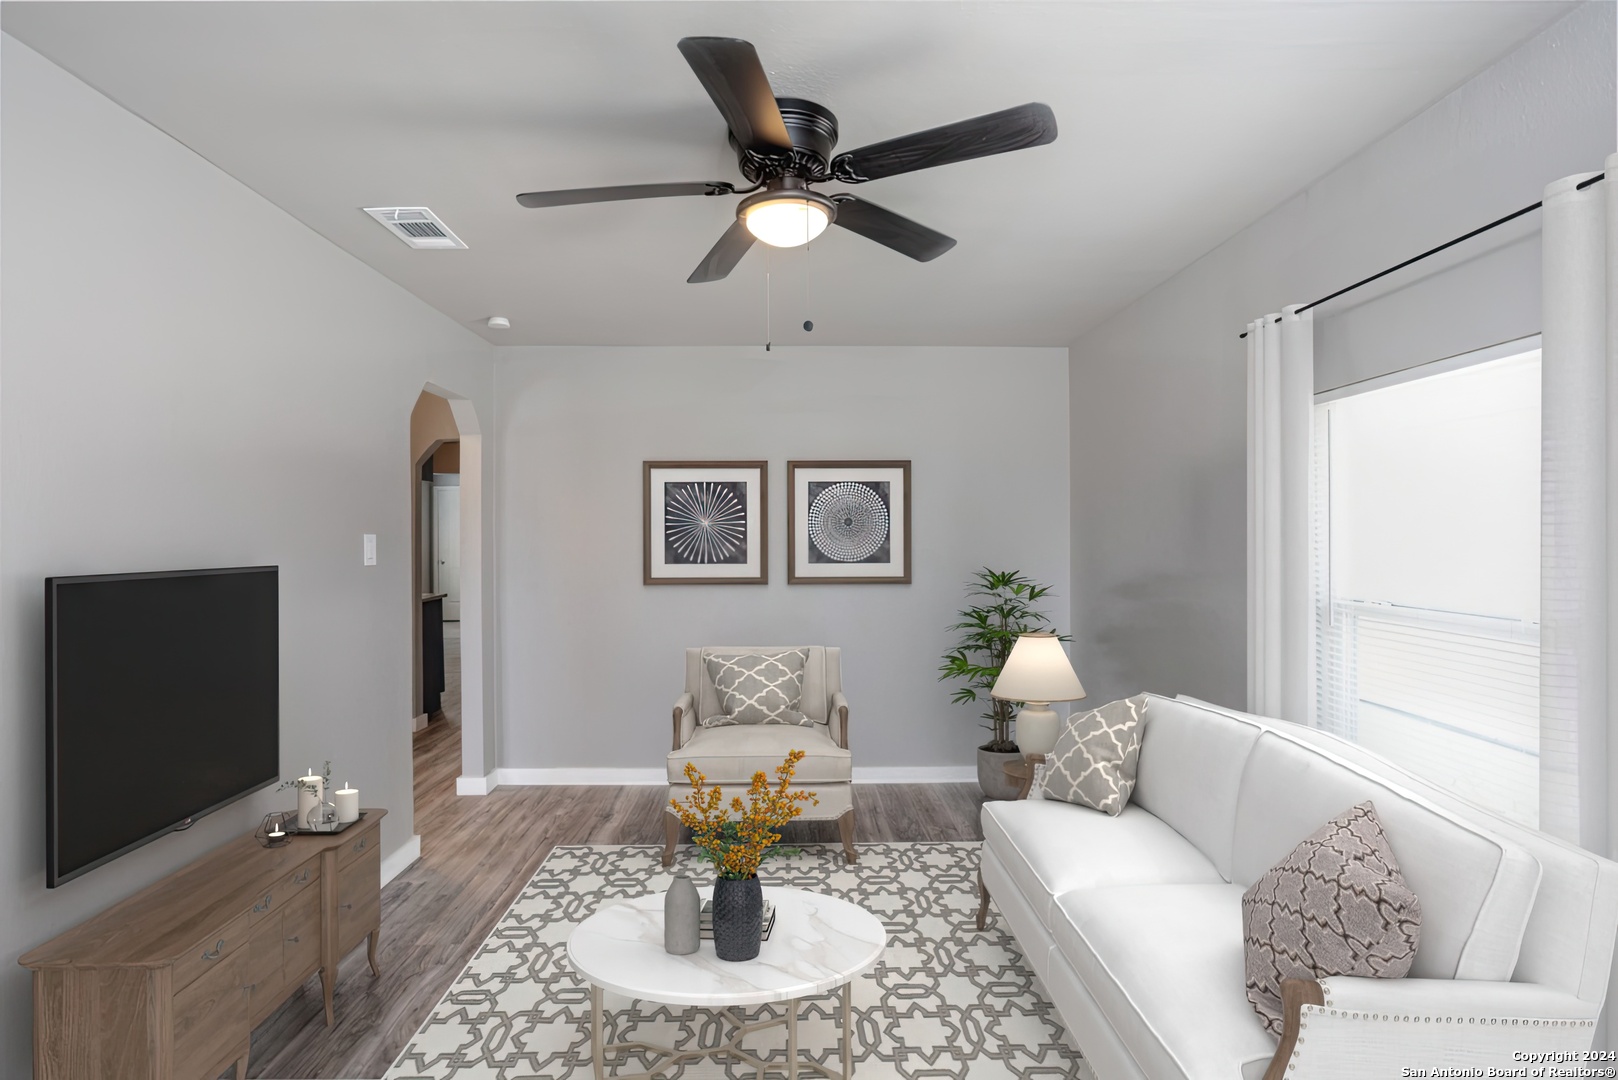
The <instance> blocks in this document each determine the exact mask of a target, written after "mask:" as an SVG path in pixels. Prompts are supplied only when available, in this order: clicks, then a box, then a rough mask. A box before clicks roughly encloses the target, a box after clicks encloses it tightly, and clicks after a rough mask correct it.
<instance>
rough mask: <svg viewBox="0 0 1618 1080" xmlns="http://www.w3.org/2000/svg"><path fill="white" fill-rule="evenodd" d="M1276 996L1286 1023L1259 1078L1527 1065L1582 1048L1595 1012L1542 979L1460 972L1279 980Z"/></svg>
mask: <svg viewBox="0 0 1618 1080" xmlns="http://www.w3.org/2000/svg"><path fill="white" fill-rule="evenodd" d="M1282 1004H1283V1010H1284V1013H1285V1017H1284V1019H1285V1024H1286V1030H1285V1032H1284V1033H1283V1034H1282V1037H1281V1044H1280V1047H1279V1048H1278V1049H1277V1050H1276V1054H1275V1058H1274V1060H1272V1061H1271V1062H1270V1067H1269V1070H1268V1071H1267V1072H1265V1074H1264V1080H1280V1078H1281V1077H1285V1078H1286V1080H1380V1078H1382V1077H1398V1076H1412V1075H1416V1073H1414V1072H1413V1071H1411V1070H1415V1069H1430V1068H1433V1067H1435V1066H1442V1067H1446V1068H1458V1067H1465V1066H1471V1067H1474V1068H1478V1069H1487V1068H1488V1067H1490V1066H1493V1067H1494V1068H1496V1069H1507V1070H1509V1069H1515V1068H1522V1067H1524V1066H1528V1067H1529V1070H1530V1073H1531V1072H1532V1068H1533V1067H1534V1066H1535V1065H1537V1064H1552V1063H1555V1062H1557V1061H1558V1060H1562V1061H1576V1058H1558V1057H1556V1056H1555V1055H1557V1054H1575V1055H1576V1054H1577V1053H1578V1052H1579V1051H1581V1050H1588V1049H1590V1044H1591V1043H1592V1041H1593V1040H1594V1039H1595V1022H1596V1015H1597V1009H1596V1007H1595V1006H1594V1005H1593V1004H1591V1003H1590V1002H1588V1001H1584V1000H1582V999H1580V998H1577V997H1574V996H1573V995H1572V994H1567V993H1563V992H1561V991H1557V990H1552V989H1550V988H1548V987H1544V986H1536V985H1534V984H1533V983H1509V982H1482V981H1476V980H1468V979H1357V978H1349V977H1346V976H1339V977H1333V978H1328V979H1321V980H1320V981H1319V982H1318V983H1317V982H1311V981H1309V980H1307V979H1287V980H1285V981H1284V982H1283V983H1282ZM1544 1055H1550V1056H1544ZM1478 1075H1485V1074H1484V1073H1479V1074H1478ZM1505 1075H1509V1073H1507V1074H1505Z"/></svg>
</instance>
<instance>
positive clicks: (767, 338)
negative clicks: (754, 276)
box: [764, 247, 770, 352]
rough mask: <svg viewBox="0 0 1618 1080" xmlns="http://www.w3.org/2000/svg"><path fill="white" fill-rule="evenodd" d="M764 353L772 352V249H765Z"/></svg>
mask: <svg viewBox="0 0 1618 1080" xmlns="http://www.w3.org/2000/svg"><path fill="white" fill-rule="evenodd" d="M764 351H765V352H769V351H770V249H769V248H768V247H765V249H764Z"/></svg>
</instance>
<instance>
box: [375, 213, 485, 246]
mask: <svg viewBox="0 0 1618 1080" xmlns="http://www.w3.org/2000/svg"><path fill="white" fill-rule="evenodd" d="M365 212H366V213H367V214H370V215H371V216H372V217H373V218H375V219H376V220H377V221H378V222H380V223H381V224H382V226H383V228H385V229H387V230H388V231H389V232H390V233H392V234H393V235H394V236H397V237H398V238H399V239H400V240H403V241H404V242H405V243H407V244H409V245H410V246H411V247H413V248H464V247H465V246H466V245H465V244H464V243H462V242H461V238H460V237H458V236H456V235H455V234H454V233H452V232H450V231H449V226H447V225H445V224H444V223H443V222H442V221H440V220H438V215H437V214H435V213H433V212H432V211H431V210H429V209H427V208H426V207H425V206H367V207H366V208H365Z"/></svg>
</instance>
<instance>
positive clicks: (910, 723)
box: [496, 347, 1082, 769]
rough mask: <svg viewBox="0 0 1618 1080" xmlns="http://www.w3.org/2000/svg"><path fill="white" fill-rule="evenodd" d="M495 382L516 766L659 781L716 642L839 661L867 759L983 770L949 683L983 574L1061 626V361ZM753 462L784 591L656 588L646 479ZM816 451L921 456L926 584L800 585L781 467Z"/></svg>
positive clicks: (714, 360)
mask: <svg viewBox="0 0 1618 1080" xmlns="http://www.w3.org/2000/svg"><path fill="white" fill-rule="evenodd" d="M496 382H497V385H498V400H499V417H498V421H497V424H498V428H499V439H500V443H499V450H498V451H497V456H498V457H499V460H500V476H499V491H498V495H497V500H498V503H499V510H498V518H499V537H498V543H497V546H498V549H499V564H498V570H497V577H498V580H499V583H500V600H499V608H500V642H501V661H500V665H501V689H502V695H503V697H502V701H501V710H502V714H503V716H504V717H505V720H504V726H503V728H502V731H501V756H500V764H501V765H502V766H504V767H518V768H566V767H578V766H597V767H637V768H646V769H652V768H657V769H660V768H661V767H662V762H663V755H664V754H665V753H667V750H668V743H667V739H668V723H669V709H670V707H671V706H672V705H673V703H674V699H675V697H677V696H678V695H679V693H680V691H681V689H682V687H683V684H684V666H683V665H684V654H683V650H684V649H685V647H687V646H690V645H704V644H828V645H840V646H842V647H843V657H844V661H843V666H844V680H845V683H846V686H847V692H848V699H849V703H850V712H851V717H852V720H851V723H852V736H853V743H854V746H855V752H856V758H855V764H856V766H863V767H871V766H951V765H953V766H965V765H968V764H970V763H971V762H973V760H974V750H973V748H974V747H976V746H977V745H978V744H979V743H981V742H982V741H983V733H982V732H981V731H980V730H979V729H978V728H977V727H975V724H976V723H977V721H976V714H977V712H978V711H979V710H977V709H974V708H972V707H970V706H956V705H952V704H950V702H949V695H948V690H947V688H946V687H945V686H944V685H943V684H940V683H938V682H937V681H936V668H937V666H938V657H939V655H940V653H942V652H943V650H944V648H945V646H946V644H947V643H948V641H949V635H948V634H947V633H945V631H944V627H946V626H947V625H949V623H950V622H952V621H953V620H952V618H951V616H952V614H953V612H954V611H955V610H956V607H957V606H958V604H959V602H960V599H961V596H962V583H963V582H964V580H965V578H966V576H967V575H968V574H969V573H971V572H972V571H973V570H976V569H977V568H979V567H981V566H983V565H985V564H987V565H990V566H994V567H1008V566H1009V567H1011V568H1015V569H1021V570H1023V571H1025V572H1027V573H1029V574H1031V575H1033V576H1034V577H1036V578H1039V579H1041V580H1043V581H1045V582H1047V583H1049V584H1051V585H1053V586H1054V587H1055V589H1056V592H1057V597H1056V599H1055V601H1054V603H1053V604H1052V605H1051V608H1052V614H1053V615H1054V616H1055V617H1056V618H1057V619H1058V620H1060V621H1061V622H1063V623H1065V622H1066V616H1067V597H1068V596H1069V593H1068V507H1067V490H1068V487H1067V485H1068V463H1067V447H1068V432H1067V353H1066V350H1064V349H1019V348H1004V349H995V348H824V349H800V348H792V349H780V350H776V351H774V352H772V353H769V354H766V353H765V352H764V351H763V349H762V348H736V347H726V348H503V349H501V350H499V359H498V361H497V371H496ZM759 458H766V459H768V460H769V462H770V478H769V495H770V536H769V541H770V545H769V546H770V551H769V559H770V570H769V573H770V583H769V584H768V585H764V586H759V585H691V586H674V585H667V586H663V585H659V586H651V587H648V586H645V585H643V584H642V583H641V463H642V462H643V461H646V460H685V461H702V460H713V459H759ZM818 458H834V459H862V458H865V459H871V458H909V459H911V460H912V461H913V466H912V487H913V499H914V507H913V534H914V560H915V565H914V584H912V585H788V584H787V583H786V577H787V575H786V494H787V493H786V463H787V461H788V460H792V459H818ZM1063 629H1064V630H1065V629H1066V626H1063ZM1081 674H1082V669H1081Z"/></svg>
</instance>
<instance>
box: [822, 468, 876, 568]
mask: <svg viewBox="0 0 1618 1080" xmlns="http://www.w3.org/2000/svg"><path fill="white" fill-rule="evenodd" d="M887 538H888V507H887V504H886V503H884V502H883V501H882V498H881V496H879V495H878V494H877V493H876V492H875V491H873V490H871V488H870V486H869V485H867V484H856V483H849V482H844V483H840V484H832V485H831V486H830V487H828V488H826V489H825V490H824V491H822V492H820V494H818V495H816V496H815V499H814V501H813V502H811V503H810V504H809V542H810V543H812V544H814V545H815V547H816V548H818V549H819V550H820V552H821V553H822V554H824V555H825V556H826V557H827V558H830V559H835V560H837V561H838V562H859V561H860V560H862V559H868V558H870V557H871V555H872V553H874V552H875V551H876V549H877V548H879V547H881V546H882V544H883V543H884V542H885V541H886V540H887Z"/></svg>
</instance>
